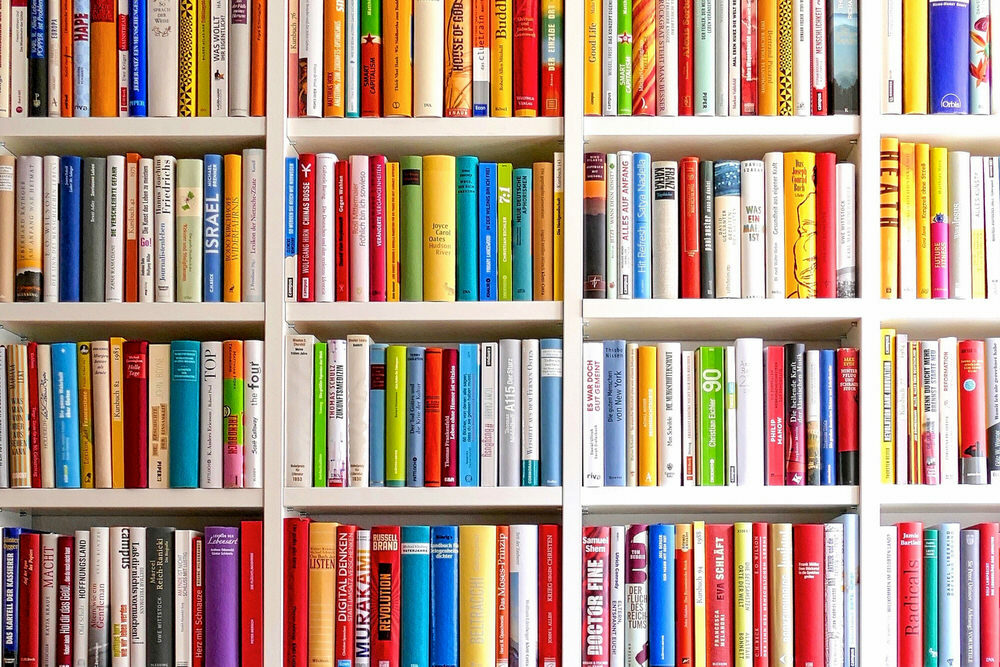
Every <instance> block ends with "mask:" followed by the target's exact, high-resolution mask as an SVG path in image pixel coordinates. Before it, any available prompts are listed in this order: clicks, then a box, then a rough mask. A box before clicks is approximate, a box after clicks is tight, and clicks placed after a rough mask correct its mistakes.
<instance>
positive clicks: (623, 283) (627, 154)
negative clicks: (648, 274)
mask: <svg viewBox="0 0 1000 667" xmlns="http://www.w3.org/2000/svg"><path fill="white" fill-rule="evenodd" d="M634 176H635V174H634V173H633V172H632V153H631V151H618V298H619V299H631V298H632V260H633V255H632V253H633V248H632V242H633V234H634V229H633V227H632V222H633V214H634V210H635V209H634V208H633V201H632V194H633V193H632V190H633V181H634Z"/></svg>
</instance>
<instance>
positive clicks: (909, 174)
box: [897, 141, 917, 299]
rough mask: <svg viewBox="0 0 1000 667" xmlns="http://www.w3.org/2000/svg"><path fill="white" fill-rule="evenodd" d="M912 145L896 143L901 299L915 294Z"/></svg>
mask: <svg viewBox="0 0 1000 667" xmlns="http://www.w3.org/2000/svg"><path fill="white" fill-rule="evenodd" d="M915 157H916V156H915V155H914V147H913V143H912V142H909V141H902V142H900V143H899V259H898V261H899V278H898V281H899V282H898V284H897V289H898V290H899V296H900V298H904V299H912V298H913V297H914V296H916V293H917V271H916V268H917V267H916V264H917V168H916V167H917V165H916V161H915Z"/></svg>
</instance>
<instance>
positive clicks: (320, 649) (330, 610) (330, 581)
mask: <svg viewBox="0 0 1000 667" xmlns="http://www.w3.org/2000/svg"><path fill="white" fill-rule="evenodd" d="M338 525H339V524H336V523H329V522H326V521H313V522H312V523H310V524H309V614H308V617H309V630H308V637H309V661H310V663H311V664H314V665H332V664H334V650H333V636H334V633H333V628H334V625H335V619H336V616H335V614H334V607H335V601H336V590H337V526H338Z"/></svg>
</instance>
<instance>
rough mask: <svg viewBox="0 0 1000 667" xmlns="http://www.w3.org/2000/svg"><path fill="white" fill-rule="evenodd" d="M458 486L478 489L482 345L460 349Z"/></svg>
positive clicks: (461, 346)
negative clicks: (480, 351)
mask: <svg viewBox="0 0 1000 667" xmlns="http://www.w3.org/2000/svg"><path fill="white" fill-rule="evenodd" d="M458 485H459V486H479V345H478V344H476V343H462V344H460V345H459V346H458Z"/></svg>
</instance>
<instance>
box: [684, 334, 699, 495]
mask: <svg viewBox="0 0 1000 667" xmlns="http://www.w3.org/2000/svg"><path fill="white" fill-rule="evenodd" d="M694 357H695V355H694V350H685V351H684V352H682V353H681V373H682V375H683V378H682V382H683V387H684V393H683V394H681V422H682V423H681V457H682V461H683V465H684V470H683V474H684V478H683V479H682V481H681V483H682V484H683V485H684V486H694V485H695V470H694V467H695V466H694V464H695V455H694V444H695V441H696V440H697V433H696V431H695V420H696V419H697V417H696V415H695V406H694V403H695V381H694V378H695V359H694Z"/></svg>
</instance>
